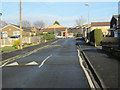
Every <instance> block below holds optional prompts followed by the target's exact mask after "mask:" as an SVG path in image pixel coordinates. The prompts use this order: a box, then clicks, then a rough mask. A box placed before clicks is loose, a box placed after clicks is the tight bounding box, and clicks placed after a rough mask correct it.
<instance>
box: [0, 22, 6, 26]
mask: <svg viewBox="0 0 120 90" xmlns="http://www.w3.org/2000/svg"><path fill="white" fill-rule="evenodd" d="M6 25H8V24H7V23H6V22H5V21H0V27H4V26H6Z"/></svg>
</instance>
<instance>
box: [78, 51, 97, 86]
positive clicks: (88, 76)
mask: <svg viewBox="0 0 120 90" xmlns="http://www.w3.org/2000/svg"><path fill="white" fill-rule="evenodd" d="M77 51H78V57H79V62H80V65H81V67H82V69H83V71H84V72H85V75H86V77H87V79H88V83H89V85H90V87H91V88H95V86H94V84H93V82H92V79H91V77H90V75H89V74H88V72H87V70H86V69H85V67H84V66H83V60H82V58H81V56H80V51H79V50H78V49H77Z"/></svg>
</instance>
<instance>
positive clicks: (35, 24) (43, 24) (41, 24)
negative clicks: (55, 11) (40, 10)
mask: <svg viewBox="0 0 120 90" xmlns="http://www.w3.org/2000/svg"><path fill="white" fill-rule="evenodd" d="M33 26H34V27H36V28H39V29H40V28H43V27H44V26H45V23H44V22H43V21H35V22H34V24H33Z"/></svg>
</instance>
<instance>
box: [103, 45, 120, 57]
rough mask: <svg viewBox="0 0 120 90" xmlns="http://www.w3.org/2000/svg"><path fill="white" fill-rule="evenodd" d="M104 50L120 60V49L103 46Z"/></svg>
mask: <svg viewBox="0 0 120 90" xmlns="http://www.w3.org/2000/svg"><path fill="white" fill-rule="evenodd" d="M102 49H103V50H105V51H106V52H108V53H109V54H110V55H113V56H115V57H118V58H120V49H118V48H113V47H110V46H102Z"/></svg>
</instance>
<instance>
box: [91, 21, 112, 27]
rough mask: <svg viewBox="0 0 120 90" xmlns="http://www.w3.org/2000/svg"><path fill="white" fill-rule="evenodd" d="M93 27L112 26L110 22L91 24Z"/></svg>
mask: <svg viewBox="0 0 120 90" xmlns="http://www.w3.org/2000/svg"><path fill="white" fill-rule="evenodd" d="M91 26H110V22H91Z"/></svg>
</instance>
